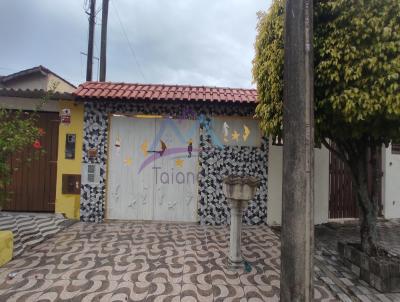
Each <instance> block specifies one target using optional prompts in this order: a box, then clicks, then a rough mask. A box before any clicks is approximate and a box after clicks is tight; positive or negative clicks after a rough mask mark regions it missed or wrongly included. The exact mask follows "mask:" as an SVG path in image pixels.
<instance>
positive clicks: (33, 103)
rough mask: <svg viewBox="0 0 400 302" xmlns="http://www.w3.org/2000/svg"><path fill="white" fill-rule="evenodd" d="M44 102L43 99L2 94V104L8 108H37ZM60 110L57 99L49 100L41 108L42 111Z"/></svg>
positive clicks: (0, 99) (0, 104) (0, 100)
mask: <svg viewBox="0 0 400 302" xmlns="http://www.w3.org/2000/svg"><path fill="white" fill-rule="evenodd" d="M42 102H43V100H41V99H31V98H20V97H8V96H0V106H2V107H4V108H8V109H21V110H35V109H36V108H37V106H39V105H40V104H41V103H42ZM58 110H59V108H58V101H55V100H49V101H48V102H46V104H44V105H43V106H42V107H41V108H40V111H49V112H58Z"/></svg>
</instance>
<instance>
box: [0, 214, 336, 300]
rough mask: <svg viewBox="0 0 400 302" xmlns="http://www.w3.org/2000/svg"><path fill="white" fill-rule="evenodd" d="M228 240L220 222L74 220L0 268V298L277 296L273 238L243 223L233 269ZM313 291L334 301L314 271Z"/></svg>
mask: <svg viewBox="0 0 400 302" xmlns="http://www.w3.org/2000/svg"><path fill="white" fill-rule="evenodd" d="M228 240H229V230H228V228H227V227H205V226H199V225H193V224H170V223H136V222H108V223H102V224H87V223H76V224H74V225H72V226H71V227H69V228H68V229H65V230H63V231H61V232H60V233H58V234H56V235H55V236H54V237H52V238H50V239H48V240H47V241H45V242H43V243H41V244H39V245H37V246H36V247H34V248H33V249H30V250H27V251H25V252H24V253H23V254H22V256H21V257H19V258H17V259H15V260H13V261H11V262H10V263H8V264H7V265H6V266H4V267H2V268H0V301H279V278H280V276H279V267H280V243H279V238H278V237H277V236H276V235H275V234H274V233H273V232H272V231H271V230H270V229H269V228H268V227H267V226H256V227H245V229H244V231H243V253H244V256H245V258H246V259H247V260H248V262H249V265H248V267H247V268H246V270H244V269H242V270H239V271H229V270H227V269H225V264H226V259H227V250H228ZM316 275H317V276H318V274H316ZM315 297H316V299H315V301H338V300H337V298H334V296H333V294H332V292H331V291H330V290H329V289H328V288H327V286H326V285H325V283H323V282H321V280H319V279H316V280H315Z"/></svg>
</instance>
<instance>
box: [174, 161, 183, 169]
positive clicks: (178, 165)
mask: <svg viewBox="0 0 400 302" xmlns="http://www.w3.org/2000/svg"><path fill="white" fill-rule="evenodd" d="M183 163H184V160H183V159H176V160H175V166H176V167H179V168H182V167H183Z"/></svg>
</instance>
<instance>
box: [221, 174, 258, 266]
mask: <svg viewBox="0 0 400 302" xmlns="http://www.w3.org/2000/svg"><path fill="white" fill-rule="evenodd" d="M258 184H259V180H258V179H257V178H255V177H251V176H244V177H238V176H228V177H226V178H225V179H224V180H223V190H224V194H225V196H226V198H227V199H228V202H229V204H230V207H231V225H230V239H229V258H228V265H229V268H230V269H236V268H240V267H242V266H243V257H242V252H241V242H242V240H241V239H242V213H243V209H245V208H246V207H247V204H248V202H249V200H251V199H252V198H253V197H254V195H255V192H256V189H257V187H258Z"/></svg>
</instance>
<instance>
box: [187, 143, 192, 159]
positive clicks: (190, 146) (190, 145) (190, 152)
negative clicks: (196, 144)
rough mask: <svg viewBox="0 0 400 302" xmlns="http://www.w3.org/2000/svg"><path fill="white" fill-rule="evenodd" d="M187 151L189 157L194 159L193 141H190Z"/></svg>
mask: <svg viewBox="0 0 400 302" xmlns="http://www.w3.org/2000/svg"><path fill="white" fill-rule="evenodd" d="M187 151H188V157H189V158H190V157H192V152H193V143H192V140H190V141H189V145H188V147H187Z"/></svg>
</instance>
